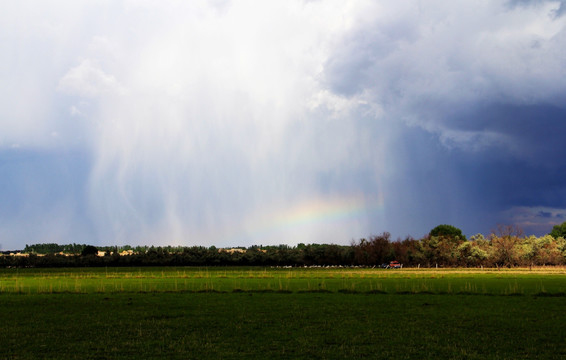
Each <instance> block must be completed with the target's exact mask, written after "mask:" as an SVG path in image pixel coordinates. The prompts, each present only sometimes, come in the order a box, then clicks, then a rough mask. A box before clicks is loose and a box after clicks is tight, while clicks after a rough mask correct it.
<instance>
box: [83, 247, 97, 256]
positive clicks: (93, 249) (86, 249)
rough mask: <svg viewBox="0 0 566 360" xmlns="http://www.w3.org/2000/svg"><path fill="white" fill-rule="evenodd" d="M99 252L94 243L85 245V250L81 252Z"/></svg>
mask: <svg viewBox="0 0 566 360" xmlns="http://www.w3.org/2000/svg"><path fill="white" fill-rule="evenodd" d="M97 254H98V249H97V248H96V247H94V246H92V245H87V246H85V247H84V249H83V251H82V252H81V256H88V255H97Z"/></svg>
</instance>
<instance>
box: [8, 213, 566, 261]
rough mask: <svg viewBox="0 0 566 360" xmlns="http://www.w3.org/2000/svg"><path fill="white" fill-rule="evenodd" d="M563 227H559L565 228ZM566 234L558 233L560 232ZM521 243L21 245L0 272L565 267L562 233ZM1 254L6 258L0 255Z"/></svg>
mask: <svg viewBox="0 0 566 360" xmlns="http://www.w3.org/2000/svg"><path fill="white" fill-rule="evenodd" d="M565 224H566V223H565ZM563 227H564V228H565V229H566V226H563ZM553 231H554V233H551V234H548V235H544V236H541V237H536V236H524V235H523V234H522V232H521V231H520V230H519V229H518V228H516V227H513V226H499V227H498V229H497V230H496V231H494V232H493V233H492V234H491V235H490V236H489V237H487V238H486V237H484V236H483V235H481V234H477V235H474V236H472V237H470V239H466V237H465V236H463V235H462V233H461V231H460V230H459V229H458V228H455V227H453V226H450V225H439V226H437V227H436V228H434V229H432V230H431V232H430V233H429V234H428V235H427V236H425V237H423V238H421V239H413V238H411V237H407V238H406V239H404V240H401V239H397V240H395V241H393V240H392V239H391V235H390V234H389V233H387V232H385V233H383V234H381V235H375V236H371V237H369V238H367V239H365V238H364V239H360V240H358V241H352V243H351V244H350V245H333V244H308V245H305V244H299V245H297V246H293V247H291V246H288V245H279V246H251V247H249V248H233V249H218V248H216V247H214V246H212V247H208V248H207V247H202V246H193V247H182V246H176V247H173V246H165V247H154V246H151V247H148V246H137V247H132V246H120V247H118V246H106V247H98V248H96V247H94V246H92V245H84V244H83V245H80V244H71V245H57V244H36V245H26V247H25V249H24V251H23V252H22V254H19V256H17V254H16V255H12V256H0V266H1V267H78V266H339V265H342V266H368V267H374V266H380V265H381V264H387V263H388V262H390V261H393V260H397V261H399V262H401V263H402V264H403V266H404V267H480V266H485V267H514V266H540V265H565V264H566V240H565V239H564V234H563V233H558V234H557V233H556V231H557V230H556V227H555V229H553ZM5 255H6V254H5Z"/></svg>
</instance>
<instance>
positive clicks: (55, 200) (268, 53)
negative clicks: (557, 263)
mask: <svg viewBox="0 0 566 360" xmlns="http://www.w3.org/2000/svg"><path fill="white" fill-rule="evenodd" d="M0 7H1V8H2V11H0V79H1V81H0V244H1V245H0V248H1V249H4V250H5V249H21V248H23V247H24V246H25V245H26V244H36V243H50V242H55V243H59V244H68V243H81V244H82V243H88V244H93V245H124V244H130V245H156V246H158V245H162V246H163V245H183V246H193V245H199V246H213V245H214V246H217V247H231V246H251V245H278V244H288V245H291V246H293V245H296V244H298V243H333V244H350V243H351V242H352V241H355V240H358V239H360V238H363V237H368V236H371V235H375V234H381V233H382V232H385V231H387V232H390V233H391V234H392V237H393V238H405V237H406V236H413V237H415V238H420V237H422V236H424V235H426V234H428V232H429V231H430V230H431V229H432V228H434V227H435V226H437V225H439V224H451V225H454V226H456V227H459V228H460V229H462V231H463V232H464V234H466V235H468V236H469V235H474V234H477V233H482V234H485V235H488V234H489V233H490V232H492V231H493V230H494V229H496V228H497V226H498V224H504V225H516V226H518V227H520V228H522V229H523V231H524V232H525V233H526V234H534V235H537V236H539V235H542V234H546V233H548V232H550V230H551V229H552V226H553V225H554V224H560V223H562V222H564V221H566V180H565V177H564V176H565V175H566V161H565V160H564V159H566V144H565V141H564V138H565V137H564V134H566V2H565V1H509V0H505V1H497V0H494V1H436V0H431V1H373V0H372V1H364V0H360V1H344V0H328V1H307V0H270V1H246V0H242V1H238V0H234V1H230V0H210V1H199V0H196V1H166V0H160V1H157V0H155V1H154V0H139V1H135V0H122V1H117V0H113V1H86V0H85V1H75V0H72V1H71V0H69V1H64V0H62V1H59V0H56V1H49V2H45V1H39V0H18V1H12V0H2V1H1V3H0Z"/></svg>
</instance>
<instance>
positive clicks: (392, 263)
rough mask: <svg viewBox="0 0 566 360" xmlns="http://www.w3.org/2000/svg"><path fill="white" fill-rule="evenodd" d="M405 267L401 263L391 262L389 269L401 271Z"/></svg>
mask: <svg viewBox="0 0 566 360" xmlns="http://www.w3.org/2000/svg"><path fill="white" fill-rule="evenodd" d="M402 267H403V264H400V263H399V261H391V262H390V263H389V268H390V269H400V268H402Z"/></svg>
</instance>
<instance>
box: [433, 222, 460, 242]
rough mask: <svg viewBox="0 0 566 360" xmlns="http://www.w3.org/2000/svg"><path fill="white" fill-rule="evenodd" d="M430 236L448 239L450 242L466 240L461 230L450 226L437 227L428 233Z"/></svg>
mask: <svg viewBox="0 0 566 360" xmlns="http://www.w3.org/2000/svg"><path fill="white" fill-rule="evenodd" d="M430 236H435V237H443V238H450V239H452V240H464V241H465V240H466V236H465V235H463V234H462V230H460V229H458V228H457V227H455V226H452V225H446V224H442V225H438V226H437V227H435V228H434V229H432V230H431V231H430Z"/></svg>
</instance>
